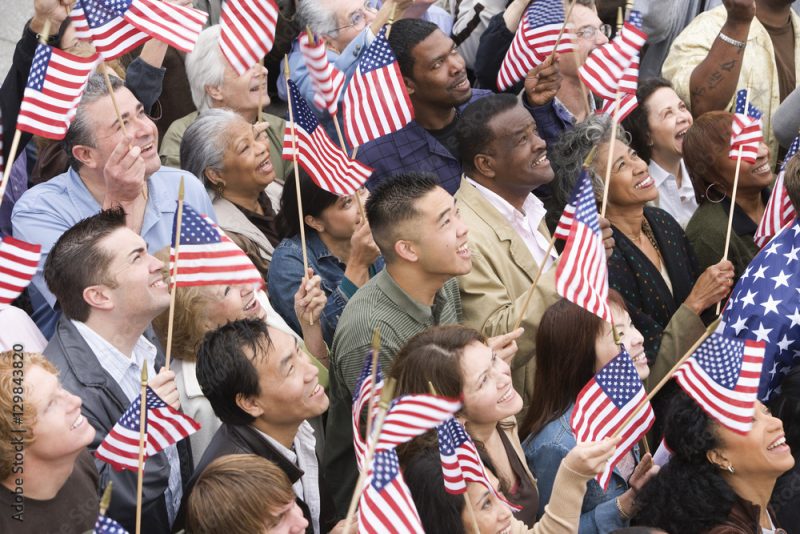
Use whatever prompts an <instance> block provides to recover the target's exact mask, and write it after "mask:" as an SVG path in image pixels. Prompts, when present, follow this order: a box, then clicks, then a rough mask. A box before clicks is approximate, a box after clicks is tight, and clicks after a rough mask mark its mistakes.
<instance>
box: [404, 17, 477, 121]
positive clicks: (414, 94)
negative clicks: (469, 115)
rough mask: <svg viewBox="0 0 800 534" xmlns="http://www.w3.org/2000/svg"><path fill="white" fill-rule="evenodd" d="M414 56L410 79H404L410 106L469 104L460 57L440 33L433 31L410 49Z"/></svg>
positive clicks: (465, 75) (466, 80) (463, 67)
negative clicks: (410, 100) (410, 102)
mask: <svg viewBox="0 0 800 534" xmlns="http://www.w3.org/2000/svg"><path fill="white" fill-rule="evenodd" d="M411 53H412V55H413V56H414V68H413V69H412V72H413V77H412V78H411V79H409V78H405V80H406V86H407V88H408V93H409V95H410V96H411V98H412V99H413V100H414V105H415V106H417V105H419V104H427V105H428V106H430V107H436V108H442V109H447V108H452V107H455V106H459V105H461V104H464V103H466V102H468V101H469V99H470V98H471V97H472V86H470V84H469V80H468V79H467V67H466V63H464V58H463V57H461V54H459V53H458V50H457V49H456V44H455V43H454V42H453V40H452V39H450V38H449V37H447V36H446V35H445V34H444V33H442V32H441V31H440V30H435V31H434V32H433V33H431V34H430V35H429V36H428V37H426V38H425V39H423V40H422V41H420V42H419V43H418V44H417V46H415V47H414V48H413V49H412V50H411Z"/></svg>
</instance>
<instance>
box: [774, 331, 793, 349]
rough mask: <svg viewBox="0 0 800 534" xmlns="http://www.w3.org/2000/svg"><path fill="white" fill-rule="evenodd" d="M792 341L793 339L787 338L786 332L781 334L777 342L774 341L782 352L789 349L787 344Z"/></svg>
mask: <svg viewBox="0 0 800 534" xmlns="http://www.w3.org/2000/svg"><path fill="white" fill-rule="evenodd" d="M792 341H794V340H793V339H789V336H787V335H786V334H783V339H781V340H780V341H778V343H776V344H777V345H778V347H780V349H781V352H783V351H785V350H789V345H791V344H792Z"/></svg>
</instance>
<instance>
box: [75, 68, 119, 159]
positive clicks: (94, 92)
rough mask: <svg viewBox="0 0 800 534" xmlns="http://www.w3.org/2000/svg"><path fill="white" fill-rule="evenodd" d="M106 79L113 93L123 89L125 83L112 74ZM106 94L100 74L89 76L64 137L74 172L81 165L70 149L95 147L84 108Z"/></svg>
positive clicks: (104, 83) (106, 88)
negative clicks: (109, 81) (82, 146)
mask: <svg viewBox="0 0 800 534" xmlns="http://www.w3.org/2000/svg"><path fill="white" fill-rule="evenodd" d="M108 78H109V79H110V80H111V88H112V89H113V90H114V92H115V93H116V92H117V91H119V90H120V89H121V88H122V87H125V82H123V81H122V80H120V79H119V78H117V77H116V76H114V75H113V74H111V75H109V76H108ZM108 94H109V93H108V86H107V85H106V81H105V77H104V76H103V75H102V74H99V73H94V74H92V75H91V76H89V81H88V82H87V83H86V89H84V91H83V96H81V101H80V103H78V108H77V110H76V113H75V118H74V119H73V120H72V124H70V125H69V128H68V129H67V134H66V135H65V136H64V150H65V151H66V152H67V158H68V161H69V165H70V167H72V168H73V169H75V170H76V171H77V170H80V168H81V165H82V163H81V162H80V161H78V159H77V158H76V157H75V156H73V155H72V149H73V148H75V147H76V146H78V145H84V146H90V147H94V146H95V137H94V133H95V132H94V131H93V130H92V127H91V125H90V123H89V114H88V113H86V106H88V105H89V104H92V103H94V102H97V101H98V100H100V99H101V98H103V97H105V96H107V95H108Z"/></svg>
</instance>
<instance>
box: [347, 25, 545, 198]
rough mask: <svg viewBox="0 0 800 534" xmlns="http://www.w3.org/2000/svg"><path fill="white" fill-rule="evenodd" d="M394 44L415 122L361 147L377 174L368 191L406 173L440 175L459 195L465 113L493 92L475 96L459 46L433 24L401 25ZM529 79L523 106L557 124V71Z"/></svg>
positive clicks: (537, 72)
mask: <svg viewBox="0 0 800 534" xmlns="http://www.w3.org/2000/svg"><path fill="white" fill-rule="evenodd" d="M389 45H390V46H391V47H392V51H393V52H394V53H395V55H396V56H397V62H398V64H399V66H400V72H401V74H402V75H403V82H404V83H405V86H406V90H407V91H408V95H409V98H410V99H411V104H412V105H413V106H414V115H415V119H414V120H412V121H411V122H410V123H409V124H407V125H406V126H405V127H403V128H401V129H400V130H398V131H397V132H394V133H392V134H389V135H385V136H383V137H380V138H378V139H375V140H373V141H370V142H368V143H366V144H364V145H363V146H362V147H360V148H359V151H358V159H359V160H361V161H362V162H363V163H365V164H367V165H369V166H370V167H372V168H373V169H374V172H373V174H372V176H371V177H370V179H369V180H368V182H367V186H368V187H370V189H371V188H373V187H375V186H376V185H377V184H378V183H380V182H381V181H383V180H385V179H386V177H388V176H389V175H391V174H392V173H395V172H398V171H401V170H410V171H422V172H430V173H434V174H435V175H437V177H438V180H439V184H440V185H441V186H442V187H443V188H444V189H445V190H446V191H447V192H449V193H450V194H454V193H455V192H456V190H457V189H458V185H459V182H460V178H461V164H460V162H459V161H458V150H457V147H456V142H455V128H456V125H457V124H458V119H459V116H460V113H461V108H463V106H464V105H466V104H467V103H469V102H471V101H474V100H476V99H478V98H482V97H484V96H486V95H488V94H491V92H490V91H486V90H475V91H473V89H472V87H471V86H470V82H469V80H468V79H467V70H466V66H465V63H464V59H463V58H462V57H461V55H460V54H459V53H458V50H456V46H455V43H454V42H453V40H452V39H450V38H449V37H448V36H446V35H445V34H444V33H442V32H441V31H440V30H439V29H438V27H437V26H436V25H435V24H433V23H431V22H426V21H423V20H416V19H403V20H398V21H397V22H395V23H394V25H393V26H392V33H391V35H390V36H389ZM528 78H529V80H526V84H525V95H524V96H523V101H524V102H525V103H526V105H528V104H530V105H531V106H532V107H536V106H542V107H544V108H546V109H545V110H544V111H543V114H547V113H550V114H551V115H553V118H552V120H555V117H554V115H555V111H554V108H553V107H552V102H551V101H552V99H553V97H554V96H555V93H556V91H557V89H558V83H559V79H560V77H559V74H558V69H557V67H556V66H555V65H553V64H551V63H547V64H544V65H541V66H540V67H537V68H536V69H534V70H532V71H531V73H530V74H529V76H528ZM559 131H560V130H559Z"/></svg>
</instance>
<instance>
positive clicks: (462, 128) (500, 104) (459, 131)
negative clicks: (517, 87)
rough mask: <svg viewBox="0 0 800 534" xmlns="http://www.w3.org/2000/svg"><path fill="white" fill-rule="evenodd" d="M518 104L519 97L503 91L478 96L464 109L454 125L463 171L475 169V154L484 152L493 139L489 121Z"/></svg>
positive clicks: (493, 133) (493, 134) (493, 135)
mask: <svg viewBox="0 0 800 534" xmlns="http://www.w3.org/2000/svg"><path fill="white" fill-rule="evenodd" d="M517 106H519V99H518V98H517V97H516V96H514V95H511V94H508V93H503V94H498V95H489V96H487V97H484V98H479V99H478V100H476V101H475V102H473V103H472V104H470V105H469V106H467V107H466V109H464V111H463V113H462V114H461V118H460V119H459V121H458V125H457V126H456V139H457V140H458V156H459V159H460V160H461V167H462V168H463V169H464V170H465V171H474V170H475V165H474V163H475V156H477V155H478V154H480V153H482V152H484V151H485V150H486V147H487V146H489V144H490V143H491V142H492V141H494V140H495V132H493V131H492V129H491V128H489V127H488V126H489V121H491V120H492V119H493V118H495V117H496V116H498V115H500V114H501V113H505V112H506V111H508V110H510V109H514V108H515V107H517Z"/></svg>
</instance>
